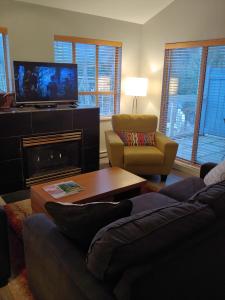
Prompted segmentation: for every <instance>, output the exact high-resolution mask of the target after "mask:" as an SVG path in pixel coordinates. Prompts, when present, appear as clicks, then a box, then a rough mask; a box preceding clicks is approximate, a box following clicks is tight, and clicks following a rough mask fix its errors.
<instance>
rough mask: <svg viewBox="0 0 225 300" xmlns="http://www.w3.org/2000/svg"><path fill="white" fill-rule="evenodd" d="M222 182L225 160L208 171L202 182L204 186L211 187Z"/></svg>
mask: <svg viewBox="0 0 225 300" xmlns="http://www.w3.org/2000/svg"><path fill="white" fill-rule="evenodd" d="M223 180H225V160H224V161H223V162H221V163H220V164H218V165H217V166H216V167H214V168H213V169H212V170H211V171H209V173H208V174H207V175H206V176H205V178H204V182H205V184H206V185H211V184H214V183H218V182H220V181H223Z"/></svg>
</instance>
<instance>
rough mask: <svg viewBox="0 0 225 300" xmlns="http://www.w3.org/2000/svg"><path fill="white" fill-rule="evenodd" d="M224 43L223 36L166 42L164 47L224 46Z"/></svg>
mask: <svg viewBox="0 0 225 300" xmlns="http://www.w3.org/2000/svg"><path fill="white" fill-rule="evenodd" d="M224 45H225V39H224V38H223V39H214V40H203V41H190V42H178V43H166V45H165V49H177V48H194V47H210V46H224Z"/></svg>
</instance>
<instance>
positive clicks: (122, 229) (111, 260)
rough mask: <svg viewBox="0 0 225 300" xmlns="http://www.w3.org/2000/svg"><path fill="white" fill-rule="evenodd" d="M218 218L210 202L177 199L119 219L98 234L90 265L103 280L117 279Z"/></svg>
mask: <svg viewBox="0 0 225 300" xmlns="http://www.w3.org/2000/svg"><path fill="white" fill-rule="evenodd" d="M215 218H216V217H215V214H214V212H213V211H212V210H211V209H210V208H209V207H208V205H203V204H199V203H198V204H190V203H180V202H177V203H176V204H170V205H165V206H164V207H160V208H157V209H154V210H147V211H144V212H140V213H137V214H135V215H132V216H130V217H127V218H123V219H120V220H117V221H116V222H113V223H111V224H109V225H108V226H106V227H105V228H102V229H101V230H99V231H98V233H97V234H96V236H95V237H94V239H93V241H92V243H91V245H90V247H89V250H88V255H87V262H86V263H87V268H88V269H89V271H90V272H91V273H92V274H93V275H94V276H95V277H97V278H98V279H100V280H113V279H116V278H118V277H119V276H120V275H121V273H122V272H123V271H124V270H125V269H127V268H128V267H130V266H132V265H135V264H139V263H144V262H145V261H146V259H151V258H153V257H154V255H158V253H159V251H167V250H168V248H169V247H170V246H172V245H173V244H174V243H177V242H181V241H182V240H184V239H186V238H188V236H190V235H191V234H193V233H194V232H196V231H198V230H200V229H201V228H203V227H205V226H207V225H209V224H211V222H212V221H214V220H215Z"/></svg>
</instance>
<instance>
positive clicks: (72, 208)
mask: <svg viewBox="0 0 225 300" xmlns="http://www.w3.org/2000/svg"><path fill="white" fill-rule="evenodd" d="M45 208H46V210H47V212H48V213H49V215H50V216H51V217H52V218H53V220H54V222H55V223H56V225H58V227H59V229H60V231H61V232H62V233H63V234H65V235H66V236H67V237H69V238H70V239H73V240H75V241H76V242H77V243H78V245H79V246H81V247H82V248H83V249H88V247H89V245H90V243H91V240H92V238H93V237H94V235H95V234H96V232H97V231H98V230H99V229H100V228H102V227H104V226H106V225H107V224H109V223H111V222H113V221H115V220H117V219H120V218H123V217H126V216H129V215H130V212H131V209H132V202H131V201H129V200H124V201H122V202H92V203H86V204H71V203H66V204H65V203H59V202H47V203H46V204H45Z"/></svg>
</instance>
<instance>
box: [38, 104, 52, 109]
mask: <svg viewBox="0 0 225 300" xmlns="http://www.w3.org/2000/svg"><path fill="white" fill-rule="evenodd" d="M34 107H35V108H38V109H42V108H56V107H57V104H56V103H52V104H35V106H34Z"/></svg>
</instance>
